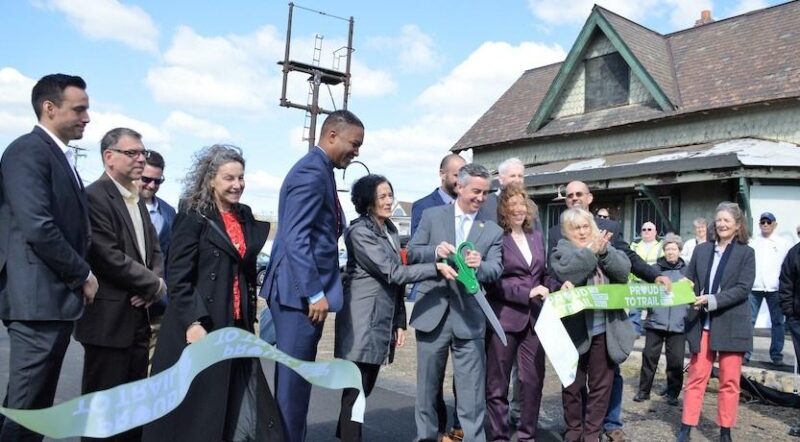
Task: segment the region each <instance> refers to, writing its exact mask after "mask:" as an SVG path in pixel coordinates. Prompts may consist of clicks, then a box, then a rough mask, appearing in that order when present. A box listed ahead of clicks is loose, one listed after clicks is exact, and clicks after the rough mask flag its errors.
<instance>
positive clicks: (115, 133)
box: [100, 127, 142, 159]
mask: <svg viewBox="0 0 800 442" xmlns="http://www.w3.org/2000/svg"><path fill="white" fill-rule="evenodd" d="M126 136H127V137H131V138H136V139H137V140H140V141H141V139H142V134H140V133H139V132H136V131H135V130H133V129H128V128H127V127H117V128H114V129H111V130H110V131H108V132H106V134H105V135H103V138H102V139H101V140H100V158H101V159H102V158H103V154H104V153H105V151H106V150H108V148H109V147H113V146H116V145H117V143H119V140H120V138H122V137H126Z"/></svg>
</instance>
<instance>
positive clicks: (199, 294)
mask: <svg viewBox="0 0 800 442" xmlns="http://www.w3.org/2000/svg"><path fill="white" fill-rule="evenodd" d="M190 171H191V172H190V173H189V174H188V175H187V177H186V179H185V181H184V185H185V187H184V192H183V195H182V197H181V203H180V205H179V213H178V215H177V217H176V218H175V222H174V224H173V227H172V245H171V246H170V254H169V260H168V262H167V268H168V276H167V278H168V279H167V287H168V288H169V304H168V305H167V311H166V312H165V314H164V319H163V321H162V325H161V334H160V336H159V339H158V344H157V345H156V350H155V354H154V356H153V373H159V372H161V371H164V370H166V369H167V368H169V367H171V366H172V365H174V364H175V363H176V362H177V361H178V359H179V358H180V355H181V352H182V351H183V349H184V348H185V347H186V346H187V345H191V344H193V343H195V342H198V341H200V340H202V339H204V338H205V337H206V335H207V334H208V333H210V332H212V331H214V330H217V329H220V328H223V327H238V328H241V329H243V330H247V331H249V332H251V333H252V332H254V322H255V319H256V292H255V287H256V281H255V279H256V256H257V255H258V252H259V251H260V250H261V248H262V247H263V245H264V243H265V242H266V240H267V234H268V233H269V224H268V223H264V222H260V221H256V220H255V218H254V217H253V213H252V211H251V210H250V207H248V206H246V205H244V204H241V203H240V202H239V199H240V198H241V196H242V192H243V191H244V187H245V185H244V158H243V157H242V152H241V150H240V149H239V148H238V147H234V146H227V145H214V146H211V147H207V148H205V149H203V150H202V151H200V152H199V153H198V154H197V155H196V156H195V161H194V164H193V165H192V167H191V169H190ZM280 422H281V421H280V418H279V416H278V412H277V408H276V406H275V401H274V399H273V397H272V394H271V393H270V390H269V386H268V384H267V380H266V378H265V377H264V372H263V371H262V369H261V364H260V361H259V360H258V359H244V358H243V359H231V360H226V361H222V362H219V363H217V364H214V365H213V366H211V367H209V368H207V369H206V370H204V371H202V372H201V373H200V374H199V375H198V376H197V378H195V380H194V381H193V382H192V385H191V386H190V387H189V391H188V393H187V395H186V398H185V399H184V400H183V402H181V404H180V405H179V406H178V408H176V409H175V410H173V411H172V412H170V413H169V414H167V415H166V416H164V417H163V418H161V419H159V420H157V421H155V422H153V423H151V424H149V425H147V426H146V427H145V430H144V437H143V440H145V441H176V440H187V441H188V440H191V441H208V442H218V441H280V440H282V439H283V431H282V429H281V426H280Z"/></svg>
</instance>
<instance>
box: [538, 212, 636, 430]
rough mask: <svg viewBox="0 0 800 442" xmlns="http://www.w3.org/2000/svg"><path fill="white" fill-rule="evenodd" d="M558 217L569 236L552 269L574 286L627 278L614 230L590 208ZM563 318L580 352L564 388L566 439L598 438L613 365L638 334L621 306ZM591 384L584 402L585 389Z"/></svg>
mask: <svg viewBox="0 0 800 442" xmlns="http://www.w3.org/2000/svg"><path fill="white" fill-rule="evenodd" d="M560 221H561V233H562V235H563V237H564V238H565V239H561V240H559V241H558V244H556V247H555V248H554V249H553V251H552V253H551V254H550V270H551V272H552V273H553V276H555V278H556V279H557V280H558V281H560V282H562V283H567V282H569V283H571V284H572V285H574V286H575V287H580V286H585V285H598V284H609V283H617V284H624V283H627V282H628V274H629V273H630V269H631V262H630V260H629V259H628V257H627V256H626V255H625V254H624V253H622V252H621V251H619V250H617V249H615V248H614V247H613V246H611V244H609V240H610V239H611V236H612V232H606V231H600V230H599V229H598V228H597V224H595V222H594V217H593V216H592V214H591V213H589V212H587V211H586V210H584V209H581V208H572V209H568V210H566V211H564V213H562V214H561V219H560ZM567 286H568V285H567ZM562 322H563V323H564V328H566V329H567V332H568V333H569V336H570V338H571V339H572V342H573V343H574V344H575V347H576V348H577V349H578V353H579V354H580V358H579V359H578V370H577V372H576V376H575V382H573V383H572V384H571V385H569V386H568V387H566V388H564V389H563V390H562V392H561V398H562V400H563V402H564V423H565V424H566V432H565V434H564V440H565V441H574V442H577V441H585V442H598V441H599V439H600V432H601V431H602V430H603V418H604V417H605V415H606V409H607V408H608V401H609V398H610V396H611V385H612V383H613V381H614V367H615V366H616V365H617V364H620V363H621V362H623V361H624V360H625V359H627V357H628V355H629V354H630V352H631V350H633V341H634V340H635V339H636V334H635V331H634V330H633V326H632V325H631V322H630V320H629V319H628V314H627V313H626V312H625V310H623V309H619V310H583V311H581V312H579V313H576V314H574V315H571V316H567V317H564V318H562ZM587 386H588V394H587V395H586V403H585V407H584V401H583V394H582V393H581V391H582V390H583V389H584V387H587Z"/></svg>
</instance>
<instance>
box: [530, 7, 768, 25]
mask: <svg viewBox="0 0 800 442" xmlns="http://www.w3.org/2000/svg"><path fill="white" fill-rule="evenodd" d="M741 1H742V2H743V3H749V2H754V3H757V2H758V1H759V0H741ZM595 3H597V4H598V5H600V6H602V7H604V8H606V9H608V10H609V11H611V12H614V13H616V14H619V15H621V16H623V17H625V18H627V19H630V20H633V21H636V22H640V23H641V21H642V20H644V19H646V18H667V17H668V18H669V23H670V25H671V26H672V30H679V29H685V28H690V27H692V26H694V22H695V20H697V19H699V18H700V11H702V10H704V9H709V10H713V4H712V1H711V0H639V1H628V0H575V1H571V2H564V1H561V0H528V8H529V9H530V10H531V12H532V13H533V15H534V17H536V18H538V19H540V20H542V21H544V22H546V23H549V24H565V23H572V24H577V23H583V22H584V21H586V19H587V18H588V17H589V14H590V13H591V12H592V6H593V5H594V4H595Z"/></svg>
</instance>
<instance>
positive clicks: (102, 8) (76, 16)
mask: <svg viewBox="0 0 800 442" xmlns="http://www.w3.org/2000/svg"><path fill="white" fill-rule="evenodd" d="M34 4H36V5H38V6H42V7H44V8H46V9H49V10H56V11H59V12H62V13H64V14H65V15H66V16H67V20H69V22H70V23H72V25H73V26H75V27H76V28H77V29H78V31H79V32H80V33H81V34H83V35H85V36H87V37H89V38H92V39H96V40H114V41H118V42H121V43H123V44H125V45H127V46H129V47H131V48H133V49H136V50H141V51H147V52H152V53H155V52H158V29H157V28H156V25H155V23H153V20H152V19H151V18H150V15H148V14H147V12H145V11H144V10H143V9H142V8H140V7H138V6H128V5H123V4H121V3H120V2H119V1H117V0H82V1H74V0H44V1H36V2H34Z"/></svg>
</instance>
